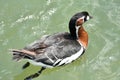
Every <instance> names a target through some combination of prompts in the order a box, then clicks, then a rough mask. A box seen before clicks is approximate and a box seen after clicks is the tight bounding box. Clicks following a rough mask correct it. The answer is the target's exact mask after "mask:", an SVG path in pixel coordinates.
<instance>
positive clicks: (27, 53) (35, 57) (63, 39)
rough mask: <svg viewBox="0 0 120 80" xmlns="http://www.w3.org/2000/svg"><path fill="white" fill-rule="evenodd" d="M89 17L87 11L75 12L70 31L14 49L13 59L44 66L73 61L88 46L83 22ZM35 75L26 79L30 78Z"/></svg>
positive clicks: (45, 37)
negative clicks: (27, 60) (25, 60)
mask: <svg viewBox="0 0 120 80" xmlns="http://www.w3.org/2000/svg"><path fill="white" fill-rule="evenodd" d="M89 18H90V16H89V14H88V13H87V12H81V13H77V14H75V15H74V16H73V17H72V18H71V20H70V23H69V29H70V33H68V32H63V33H56V34H54V35H48V36H44V37H42V38H41V39H39V40H37V41H35V42H33V43H32V44H30V45H28V46H27V47H25V48H23V49H21V50H16V49H13V50H12V52H13V55H14V56H13V59H15V60H17V61H18V60H20V59H23V58H26V59H29V61H30V62H32V63H33V64H35V65H40V66H42V67H43V68H46V67H55V66H61V65H64V64H68V63H71V62H72V61H74V60H76V59H77V58H78V57H80V56H81V55H82V54H83V53H84V51H85V49H86V47H87V44H88V34H87V32H86V31H85V30H84V28H83V26H82V24H83V23H84V22H85V21H87V20H88V19H89ZM41 71H42V70H41ZM41 71H40V72H39V73H41ZM34 76H35V75H32V76H29V77H27V78H26V79H28V80H29V79H30V78H34Z"/></svg>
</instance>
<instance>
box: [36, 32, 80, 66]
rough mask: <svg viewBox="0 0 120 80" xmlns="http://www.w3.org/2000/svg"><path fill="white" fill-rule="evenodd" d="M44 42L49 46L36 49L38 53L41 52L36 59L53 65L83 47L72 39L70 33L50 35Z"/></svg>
mask: <svg viewBox="0 0 120 80" xmlns="http://www.w3.org/2000/svg"><path fill="white" fill-rule="evenodd" d="M42 44H44V45H47V46H46V48H43V49H37V50H36V52H37V53H40V52H41V53H40V54H38V55H37V56H36V58H35V61H36V62H42V63H44V64H47V65H52V66H53V65H54V66H56V65H58V64H59V63H60V62H61V61H62V60H63V59H65V58H67V57H70V56H72V55H73V54H75V53H77V52H78V51H79V50H80V49H81V45H80V44H79V43H78V42H77V41H76V40H74V39H71V38H70V35H69V33H58V34H55V35H53V36H48V37H47V38H46V39H45V40H44V41H43V42H42ZM41 50H42V51H41ZM62 65H63V64H62Z"/></svg>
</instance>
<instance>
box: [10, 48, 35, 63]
mask: <svg viewBox="0 0 120 80" xmlns="http://www.w3.org/2000/svg"><path fill="white" fill-rule="evenodd" d="M10 52H12V54H13V60H16V61H19V60H21V59H23V58H26V59H32V60H33V59H34V58H35V55H36V53H35V52H32V51H29V50H25V49H21V50H19V49H10Z"/></svg>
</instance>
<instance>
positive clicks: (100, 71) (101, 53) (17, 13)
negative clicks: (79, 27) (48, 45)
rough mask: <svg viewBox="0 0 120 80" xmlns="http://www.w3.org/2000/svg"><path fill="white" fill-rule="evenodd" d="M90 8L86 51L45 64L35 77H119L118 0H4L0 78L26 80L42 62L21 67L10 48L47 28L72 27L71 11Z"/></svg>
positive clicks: (46, 79)
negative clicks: (54, 64) (53, 64)
mask: <svg viewBox="0 0 120 80" xmlns="http://www.w3.org/2000/svg"><path fill="white" fill-rule="evenodd" d="M84 10H86V11H88V12H89V13H90V14H91V15H92V16H93V17H94V18H93V19H92V20H90V21H88V22H87V23H85V24H84V26H85V29H86V31H87V32H88V33H89V46H88V48H87V51H86V53H85V54H84V55H83V56H82V57H81V58H80V59H78V60H77V61H75V62H73V63H72V64H69V65H66V66H63V67H59V68H54V69H46V70H45V71H44V72H43V73H42V75H41V76H40V77H38V78H36V79H34V80H120V49H119V48H120V0H31V1H30V0H0V80H23V79H24V77H26V76H28V75H30V74H32V73H35V72H36V71H38V70H39V68H40V67H38V66H37V67H36V66H33V65H31V66H30V67H29V68H27V69H25V70H22V69H21V67H22V65H23V64H24V63H25V62H26V60H23V61H21V62H19V63H17V62H14V61H12V59H11V58H12V55H11V54H10V53H9V51H8V49H10V48H18V49H19V48H22V47H24V46H25V45H27V44H29V43H31V42H33V41H34V40H36V39H38V38H40V37H41V36H42V35H45V34H52V33H56V32H63V31H68V22H69V19H70V18H71V16H72V15H73V14H74V13H76V12H80V11H84Z"/></svg>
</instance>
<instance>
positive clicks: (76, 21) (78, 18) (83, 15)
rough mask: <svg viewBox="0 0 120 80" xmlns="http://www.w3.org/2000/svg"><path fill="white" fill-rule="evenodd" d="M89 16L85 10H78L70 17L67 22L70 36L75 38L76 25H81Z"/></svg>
mask: <svg viewBox="0 0 120 80" xmlns="http://www.w3.org/2000/svg"><path fill="white" fill-rule="evenodd" d="M91 18H92V16H90V15H89V13H88V12H87V11H83V12H79V13H76V14H75V15H73V17H72V18H71V19H70V22H69V30H70V34H71V36H72V37H73V38H75V39H76V38H77V36H76V28H77V26H82V24H83V23H84V22H86V21H88V20H89V19H91Z"/></svg>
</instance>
